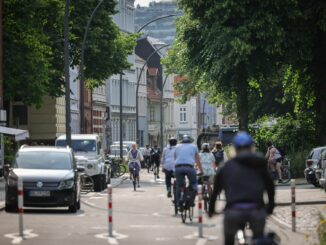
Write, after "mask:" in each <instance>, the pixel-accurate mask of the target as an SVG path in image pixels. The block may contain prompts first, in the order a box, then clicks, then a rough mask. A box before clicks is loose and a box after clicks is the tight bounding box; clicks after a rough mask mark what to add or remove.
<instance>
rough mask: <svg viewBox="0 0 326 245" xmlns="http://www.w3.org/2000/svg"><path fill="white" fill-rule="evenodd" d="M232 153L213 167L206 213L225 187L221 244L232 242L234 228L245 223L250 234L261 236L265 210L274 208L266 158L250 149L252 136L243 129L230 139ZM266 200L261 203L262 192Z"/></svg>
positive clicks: (252, 144)
mask: <svg viewBox="0 0 326 245" xmlns="http://www.w3.org/2000/svg"><path fill="white" fill-rule="evenodd" d="M233 145H234V147H235V150H236V157H235V158H233V159H231V160H230V161H228V162H227V163H226V164H225V166H224V167H222V168H220V169H219V170H218V171H217V174H216V177H215V182H214V188H213V193H212V196H211V199H210V203H209V213H208V214H209V217H212V216H213V215H214V214H215V202H216V198H217V196H218V195H219V194H220V192H221V191H222V190H224V191H225V197H226V209H225V215H224V236H225V244H226V245H232V244H234V236H235V234H236V233H237V231H238V230H240V229H244V227H245V225H246V223H249V225H250V228H251V229H252V231H253V238H254V239H256V238H259V237H262V236H263V233H264V227H265V220H266V216H267V214H272V213H273V209H274V195H275V187H274V182H273V180H272V179H271V176H270V174H269V172H268V170H267V162H266V160H265V159H264V158H263V157H260V156H258V155H257V154H255V153H254V150H253V146H254V143H253V139H252V138H251V136H250V135H249V134H247V133H245V132H240V133H238V134H237V135H236V136H235V138H234V139H233ZM265 191H267V194H268V200H269V203H268V205H267V206H266V207H265V203H264V192H265Z"/></svg>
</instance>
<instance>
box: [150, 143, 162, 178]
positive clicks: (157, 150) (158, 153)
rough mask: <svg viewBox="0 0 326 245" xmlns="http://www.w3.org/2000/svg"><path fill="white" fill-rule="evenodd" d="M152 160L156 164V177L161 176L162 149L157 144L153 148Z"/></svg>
mask: <svg viewBox="0 0 326 245" xmlns="http://www.w3.org/2000/svg"><path fill="white" fill-rule="evenodd" d="M151 160H152V164H155V165H156V171H157V172H156V173H154V174H156V177H157V178H158V179H159V178H160V175H159V174H160V160H161V150H160V148H158V147H157V145H154V147H153V148H152V150H151Z"/></svg>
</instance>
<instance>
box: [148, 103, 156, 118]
mask: <svg viewBox="0 0 326 245" xmlns="http://www.w3.org/2000/svg"><path fill="white" fill-rule="evenodd" d="M149 117H150V118H149V120H150V121H155V109H154V106H151V107H150V110H149Z"/></svg>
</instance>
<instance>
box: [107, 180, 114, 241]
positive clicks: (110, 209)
mask: <svg viewBox="0 0 326 245" xmlns="http://www.w3.org/2000/svg"><path fill="white" fill-rule="evenodd" d="M107 187H108V225H109V237H113V223H112V222H113V219H112V186H111V185H108V186H107Z"/></svg>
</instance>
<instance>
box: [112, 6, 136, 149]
mask: <svg viewBox="0 0 326 245" xmlns="http://www.w3.org/2000/svg"><path fill="white" fill-rule="evenodd" d="M117 11H118V13H117V14H116V15H115V16H113V21H114V22H115V23H116V24H117V25H118V27H119V28H120V30H121V31H123V32H126V33H133V32H134V0H119V1H118V3H117ZM128 60H129V63H131V64H132V66H131V68H130V69H129V70H125V71H123V73H124V75H123V78H122V87H123V91H122V97H123V99H122V101H123V103H122V105H123V121H122V125H123V126H122V127H123V128H122V131H123V140H131V141H135V140H136V72H135V55H131V56H129V57H128ZM106 92H107V93H106V100H107V107H109V108H110V109H108V110H107V112H108V114H109V115H108V118H109V120H108V121H107V125H106V126H107V129H106V141H107V144H110V143H111V142H112V141H118V140H119V139H120V116H119V115H120V114H119V112H120V75H114V76H112V77H110V78H109V79H107V80H106Z"/></svg>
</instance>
